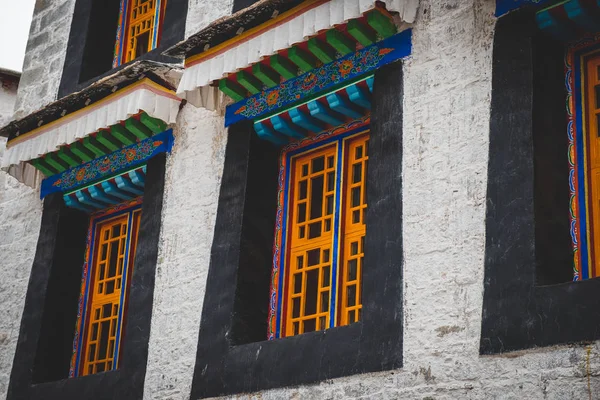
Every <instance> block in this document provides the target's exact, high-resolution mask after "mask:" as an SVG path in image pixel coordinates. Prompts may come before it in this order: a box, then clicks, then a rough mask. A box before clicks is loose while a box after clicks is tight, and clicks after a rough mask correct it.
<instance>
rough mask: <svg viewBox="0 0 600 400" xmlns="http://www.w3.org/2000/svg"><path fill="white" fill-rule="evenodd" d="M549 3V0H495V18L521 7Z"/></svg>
mask: <svg viewBox="0 0 600 400" xmlns="http://www.w3.org/2000/svg"><path fill="white" fill-rule="evenodd" d="M549 2H550V0H496V17H500V16H502V15H504V14H506V13H509V12H511V11H513V10H516V9H517V8H520V7H523V6H528V5H534V6H541V5H544V4H546V3H549Z"/></svg>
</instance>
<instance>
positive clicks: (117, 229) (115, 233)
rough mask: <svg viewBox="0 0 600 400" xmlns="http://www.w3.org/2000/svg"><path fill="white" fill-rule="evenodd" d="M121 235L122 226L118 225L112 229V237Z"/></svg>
mask: <svg viewBox="0 0 600 400" xmlns="http://www.w3.org/2000/svg"><path fill="white" fill-rule="evenodd" d="M120 234H121V224H116V225H114V226H113V227H112V235H111V236H112V237H113V238H114V237H117V236H119V235H120Z"/></svg>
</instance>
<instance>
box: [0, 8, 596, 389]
mask: <svg viewBox="0 0 600 400" xmlns="http://www.w3.org/2000/svg"><path fill="white" fill-rule="evenodd" d="M222 3H223V2H217V1H212V2H209V1H204V0H203V1H200V0H190V14H189V15H188V27H187V29H186V31H187V33H186V35H187V36H189V33H190V32H194V31H196V30H197V29H198V27H200V26H202V24H203V23H204V22H202V21H208V20H209V18H213V17H215V18H216V17H217V16H222V15H225V14H224V11H223V10H224V8H223V7H224V6H223V4H222ZM493 8H494V2H493V1H491V0H422V5H421V8H420V10H419V14H418V17H417V22H416V24H415V27H414V42H413V45H414V47H413V55H412V57H411V58H410V59H409V60H407V61H406V62H405V67H404V81H405V97H404V126H403V135H404V149H403V151H404V165H403V168H402V170H401V171H400V170H399V171H396V172H397V173H402V174H403V177H404V192H403V199H404V219H403V230H404V235H403V237H404V251H405V263H404V267H403V268H404V278H405V292H404V304H405V327H404V368H402V369H401V370H397V371H388V372H381V373H373V374H365V375H360V376H351V377H346V378H341V379H334V380H329V381H326V382H323V383H320V384H315V385H307V386H303V387H298V388H283V389H276V390H270V391H263V392H260V393H254V394H248V395H240V396H232V397H231V398H244V399H245V398H248V399H288V398H290V399H359V398H361V399H398V398H402V399H419V400H425V399H427V400H432V399H437V400H440V399H494V398H497V399H505V398H506V399H589V398H593V399H596V398H600V380H599V379H598V375H599V371H600V347H599V346H598V343H594V344H591V345H589V346H583V345H578V346H560V347H552V348H542V349H537V350H531V351H524V352H516V353H511V354H506V355H503V356H493V357H489V356H487V357H482V356H480V355H479V337H480V325H481V307H482V299H483V257H484V245H485V195H486V184H487V180H486V179H487V178H486V176H487V161H488V156H487V151H488V136H489V107H490V91H491V56H492V40H493V31H494V25H495V19H494V17H493V11H494V10H493ZM44 12H46V11H44ZM209 15H210V17H209ZM34 20H35V19H34ZM194 24H195V25H194ZM37 34H38V33H34V35H37ZM30 84H33V83H30ZM27 91H29V89H27ZM222 123H223V121H222V118H221V117H220V116H218V115H216V114H212V113H210V112H208V111H201V110H198V109H195V108H193V107H191V106H190V105H187V106H185V107H184V108H183V110H182V112H181V113H180V115H179V118H178V121H177V124H176V127H175V133H176V136H177V139H176V145H175V148H174V150H173V153H172V155H171V156H170V157H169V159H168V163H167V177H166V190H165V202H164V209H163V215H162V220H163V225H162V232H161V240H160V248H159V260H158V266H157V275H156V287H155V294H154V305H153V317H152V332H151V337H150V348H149V358H148V370H147V374H146V386H145V393H144V398H145V399H175V400H187V399H188V398H189V393H190V386H191V380H192V376H193V367H194V362H195V355H196V342H197V337H198V329H199V324H200V313H201V309H202V303H203V298H204V288H205V285H206V276H207V273H208V265H209V256H210V248H211V245H212V237H213V230H214V221H215V216H216V210H217V200H218V193H219V185H220V180H221V171H222V167H223V159H224V157H223V156H224V148H225V144H226V134H225V131H224V129H223V124H222ZM40 216H41V205H40V201H39V200H38V199H37V193H35V192H34V191H32V190H29V189H24V188H23V187H22V185H20V184H17V183H15V182H14V181H13V180H11V178H7V177H6V176H5V175H2V174H0V274H2V275H0V276H3V277H8V278H9V279H2V280H0V399H3V398H4V395H5V392H6V384H7V382H8V377H9V374H10V370H11V366H12V358H13V356H14V348H15V343H16V340H17V335H18V329H19V324H20V315H21V310H22V308H23V299H24V296H25V290H26V286H27V277H28V274H29V270H30V268H31V262H32V259H33V254H34V251H35V243H36V239H37V230H38V229H39V222H40ZM194 400H195V399H194Z"/></svg>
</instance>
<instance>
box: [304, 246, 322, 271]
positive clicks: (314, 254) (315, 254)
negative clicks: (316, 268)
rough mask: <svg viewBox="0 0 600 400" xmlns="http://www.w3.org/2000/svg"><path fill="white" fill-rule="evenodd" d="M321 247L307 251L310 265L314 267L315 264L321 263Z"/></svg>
mask: <svg viewBox="0 0 600 400" xmlns="http://www.w3.org/2000/svg"><path fill="white" fill-rule="evenodd" d="M320 256H321V249H314V250H310V251H309V252H308V253H307V258H308V266H309V267H312V266H313V265H318V264H319V259H320V258H321V257H320Z"/></svg>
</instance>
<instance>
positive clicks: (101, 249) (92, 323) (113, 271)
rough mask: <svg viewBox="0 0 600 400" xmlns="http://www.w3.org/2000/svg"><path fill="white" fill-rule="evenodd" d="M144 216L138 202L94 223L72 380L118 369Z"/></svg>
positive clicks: (109, 212)
mask: <svg viewBox="0 0 600 400" xmlns="http://www.w3.org/2000/svg"><path fill="white" fill-rule="evenodd" d="M141 211H142V210H141V198H138V199H135V200H133V201H132V202H129V203H125V204H121V205H118V206H115V207H113V208H111V209H110V210H106V211H103V212H101V213H98V214H97V215H94V216H92V218H91V220H90V229H89V233H88V245H87V248H88V250H87V251H86V257H87V258H86V262H85V264H84V271H83V278H82V290H81V298H80V311H79V313H78V322H77V328H76V335H75V340H74V354H73V359H72V362H71V370H70V373H69V376H70V377H75V376H85V375H90V374H95V373H99V372H104V371H110V370H115V369H117V368H118V364H119V361H120V354H121V352H120V347H121V343H122V339H123V336H124V334H125V332H124V329H123V327H124V324H123V322H124V320H125V318H126V314H127V304H128V294H129V293H128V292H129V286H130V283H131V276H132V273H133V260H134V258H135V253H136V249H137V240H138V236H139V226H140V219H141Z"/></svg>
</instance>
